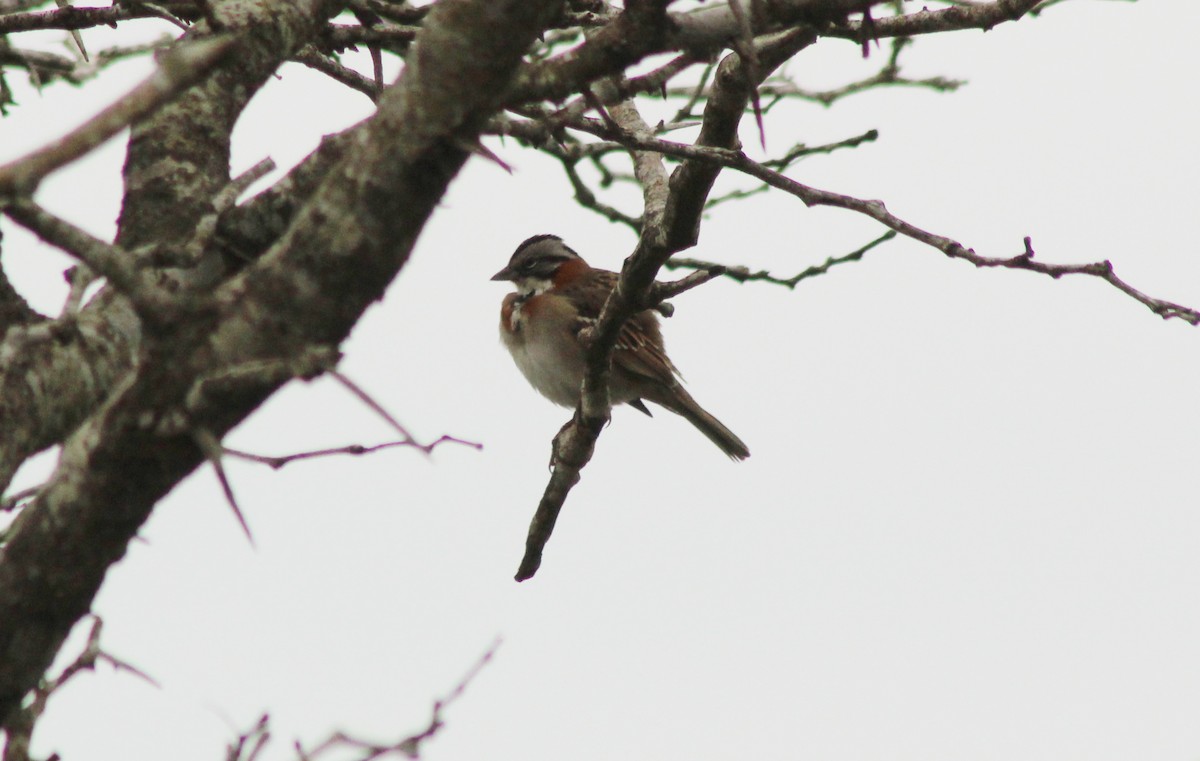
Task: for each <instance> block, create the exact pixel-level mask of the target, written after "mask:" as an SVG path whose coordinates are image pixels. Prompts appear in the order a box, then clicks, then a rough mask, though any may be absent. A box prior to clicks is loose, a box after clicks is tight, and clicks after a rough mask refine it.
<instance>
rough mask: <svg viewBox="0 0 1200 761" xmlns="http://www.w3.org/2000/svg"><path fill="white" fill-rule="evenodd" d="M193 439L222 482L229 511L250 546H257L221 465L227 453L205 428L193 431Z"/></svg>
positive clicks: (222, 489)
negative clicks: (223, 456) (231, 512)
mask: <svg viewBox="0 0 1200 761" xmlns="http://www.w3.org/2000/svg"><path fill="white" fill-rule="evenodd" d="M192 438H194V439H195V441H196V445H197V446H199V447H200V451H202V452H203V453H204V457H205V459H207V460H208V462H209V464H210V465H212V467H213V471H214V472H215V473H216V474H217V480H219V481H220V482H221V491H223V492H224V493H225V501H226V502H227V503H229V509H230V510H233V514H234V516H235V517H236V518H237V521H238V524H239V525H240V526H241V527H242V531H244V532H245V533H246V539H247V540H249V542H250V546H251V547H253V546H255V545H254V535H253V534H251V533H250V526H249V525H248V524H247V523H246V516H245V515H243V514H242V509H241V508H240V507H238V503H237V498H236V497H234V496H233V487H232V486H231V485H230V483H229V478H228V476H226V475H225V467H224V466H223V465H222V464H221V456H222V455H223V454H224V453H225V450H224V448H222V446H221V442H220V441H218V440H217V437H216V436H214V435H213V434H212V433H211V432H209V431H208V430H207V429H204V428H196V429H193V431H192Z"/></svg>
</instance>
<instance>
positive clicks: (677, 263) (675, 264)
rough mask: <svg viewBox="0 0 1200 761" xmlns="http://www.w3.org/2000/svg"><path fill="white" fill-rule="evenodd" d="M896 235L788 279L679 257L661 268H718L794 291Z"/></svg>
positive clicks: (740, 279) (728, 274)
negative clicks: (803, 283)
mask: <svg viewBox="0 0 1200 761" xmlns="http://www.w3.org/2000/svg"><path fill="white" fill-rule="evenodd" d="M896 235H897V233H896V231H895V230H888V231H887V232H886V233H884V234H883V235H881V236H879V237H878V238H876V239H875V240H873V241H871V242H870V243H868V244H867V245H865V246H863V247H862V248H858V249H855V250H854V251H851V252H850V253H848V254H843V255H842V256H831V257H829V258H828V259H826V260H825V261H824V262H822V263H821V264H816V265H813V266H812V267H809V268H807V269H805V270H803V271H802V272H799V273H797V274H795V275H792V276H791V277H788V278H781V277H776V276H775V275H772V274H771V273H769V272H767V271H766V270H758V271H757V272H756V271H753V270H751V269H750V268H749V267H729V266H725V265H721V264H714V263H713V262H705V261H700V260H699V259H687V258H680V257H672V258H670V259H668V260H667V263H666V264H664V265H663V266H664V267H665V268H666V269H669V270H674V269H698V270H707V271H710V272H711V271H713V270H714V269H715V268H720V270H721V271H720V273H719V274H721V275H724V276H726V277H728V278H730V279H732V280H736V281H738V282H739V283H748V282H751V281H762V282H766V283H774V284H775V285H783V286H787V287H788V288H791V289H794V288H795V287H796V285H797V284H799V283H800V281H802V280H808V279H809V278H813V277H817V276H818V275H824V274H825V273H827V272H829V270H830V269H831V268H832V267H835V266H837V265H839V264H846V263H847V262H857V261H860V260H861V259H862V258H863V254H865V253H867V252H868V251H870V250H871V249H873V248H875V247H876V246H878V245H880V244H882V243H885V242H887V241H889V240H891V239H892V238H895V237H896Z"/></svg>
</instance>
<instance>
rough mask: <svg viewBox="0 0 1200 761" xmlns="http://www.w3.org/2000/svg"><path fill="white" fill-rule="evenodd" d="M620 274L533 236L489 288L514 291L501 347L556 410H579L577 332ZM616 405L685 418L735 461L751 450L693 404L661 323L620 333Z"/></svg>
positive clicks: (613, 391) (644, 322) (638, 317)
mask: <svg viewBox="0 0 1200 761" xmlns="http://www.w3.org/2000/svg"><path fill="white" fill-rule="evenodd" d="M617 277H618V276H617V273H615V272H609V271H608V270H602V269H596V268H594V267H591V266H589V265H588V263H587V262H585V261H584V260H583V258H582V257H580V255H579V254H577V253H576V252H575V251H573V250H572V249H571V248H570V247H569V246H567V244H565V243H563V241H562V238H559V237H558V236H557V235H535V236H533V237H532V238H529V239H528V240H526V241H525V242H524V243H522V244H521V245H519V246H517V250H516V251H515V252H514V253H513V255H512V258H511V259H509V261H508V266H506V267H505V268H504V269H502V270H500V271H499V272H497V273H496V274H495V275H493V276H492V280H498V281H510V282H512V283H513V284H514V285H515V286H516V288H517V290H516V292H515V293H510V294H508V295H507V296H505V297H504V302H503V304H502V305H501V307H500V340H501V341H502V342H503V343H504V346H505V348H507V349H508V351H509V353H510V354H512V357H513V360H514V361H515V362H516V363H517V367H518V368H519V369H520V370H521V373H522V374H523V375H524V376H525V379H526V380H528V381H529V383H530V385H532V386H533V387H534V388H535V389H536V390H537V391H538V392H540V393H541V394H542V395H543V396H545V397H546V398H547V399H549V400H550V401H552V402H554V403H555V404H558V405H561V406H563V407H574V406H575V405H576V404H577V403H578V402H579V394H580V387H581V386H582V384H583V376H584V371H585V367H586V362H585V359H584V354H585V347H584V345H583V343H582V341H581V340H580V332H581V331H582V330H583V329H584V328H586V327H588V326H590V325H593V324H595V322H596V320H597V319H598V318H599V317H600V310H601V309H603V307H604V302H605V301H606V300H607V299H608V295H609V293H611V292H612V289H613V288H615V287H616V285H617ZM608 392H609V398H610V400H611V401H612V404H613V405H614V406H615V405H618V404H628V405H630V406H631V407H634V408H635V409H637V410H640V411H641V412H644V413H645V414H647V415H649V414H650V410H648V409H647V408H646V405H645V404H644V402H643V400H644V401H648V402H654V403H655V404H657V405H659V406H660V407H665V408H666V409H668V410H670V411H671V412H674V413H675V414H677V415H681V416H683V417H684V418H685V419H686V420H687V421H688V422H689V423H691V424H692V425H694V426H696V428H697V429H699V431H700V432H701V433H703V434H704V435H705V436H707V437H708V439H709V440H710V441H712V442H713V443H714V444H716V445H717V446H718V447H720V448H721V451H722V452H724V453H725V454H727V455H728V456H729V457H731V458H733V459H735V460H744V459H746V458H747V457H749V456H750V450H749V449H747V448H746V445H745V444H744V443H742V440H741V439H739V438H738V437H737V436H736V435H734V433H733V431H731V430H729V429H728V428H726V427H725V425H724V424H723V423H721V421H719V420H717V419H716V418H715V417H713V416H712V415H710V414H709V413H708V412H706V411H705V409H704V408H703V407H701V406H700V405H699V404H697V403H696V400H695V399H693V398H692V396H691V394H689V393H688V392H687V391H686V390H685V389H684V388H683V386H682V385H680V376H679V371H678V370H677V369H676V368H675V365H674V363H672V362H671V360H670V358H669V357H668V356H667V352H666V350H665V349H664V348H663V339H662V331H661V330H660V329H659V325H658V317H657V316H656V315H655V314H654V313H653V312H652V311H650V310H646V311H642V312H638V313H637V314H635V315H633V316H632V317H630V318H629V319H628V320H627V321H626V322H625V325H624V326H623V327H622V328H621V333H620V336H619V338H618V339H617V345H616V347H615V348H614V350H613V356H612V374H611V378H610V381H609V389H608Z"/></svg>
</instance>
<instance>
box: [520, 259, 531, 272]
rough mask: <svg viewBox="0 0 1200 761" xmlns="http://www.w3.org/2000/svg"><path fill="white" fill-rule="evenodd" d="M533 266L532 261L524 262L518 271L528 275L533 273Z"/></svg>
mask: <svg viewBox="0 0 1200 761" xmlns="http://www.w3.org/2000/svg"><path fill="white" fill-rule="evenodd" d="M533 266H534V262H533V260H530V261H527V262H525V263H524V264H522V265H521V266H520V267H519V269H520V270H521V271H522V272H524V273H526V274H529V273H531V272H533Z"/></svg>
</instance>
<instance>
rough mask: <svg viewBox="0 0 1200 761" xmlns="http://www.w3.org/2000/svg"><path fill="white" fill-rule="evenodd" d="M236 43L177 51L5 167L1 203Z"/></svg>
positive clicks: (193, 78)
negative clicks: (140, 80)
mask: <svg viewBox="0 0 1200 761" xmlns="http://www.w3.org/2000/svg"><path fill="white" fill-rule="evenodd" d="M71 10H74V9H71ZM58 12H59V13H61V12H62V11H58ZM233 43H234V40H233V39H231V38H228V37H214V38H208V39H202V40H197V41H195V42H191V43H187V44H183V45H180V46H178V47H176V48H174V49H172V50H171V52H169V53H167V54H166V55H165V56H163V58H162V60H161V62H160V63H159V67H158V70H157V71H156V72H155V73H154V75H153V76H151V77H150V78H149V79H147V80H146V81H145V82H143V83H142V84H140V85H138V86H137V87H136V88H134V90H133V91H132V92H130V93H129V94H128V95H126V96H125V97H123V98H121V99H120V100H118V101H117V102H116V103H114V104H113V105H111V106H109V107H108V108H106V109H104V110H103V111H101V112H100V113H99V114H97V115H96V116H94V117H92V118H91V119H89V120H88V121H87V122H86V123H84V124H83V125H82V126H80V127H79V128H78V129H76V130H74V131H72V132H71V133H70V134H69V135H67V136H66V137H63V138H60V139H58V140H55V141H54V142H52V143H50V144H49V145H47V146H46V147H45V148H42V149H40V150H37V151H34V152H33V153H31V154H29V155H28V156H26V157H25V158H22V159H18V160H17V161H14V162H11V163H9V164H6V165H4V166H0V202H2V201H3V200H4V198H5V197H12V196H28V195H31V194H32V193H33V191H34V189H35V188H37V185H38V183H40V182H41V181H42V178H43V177H45V176H46V175H47V174H49V173H50V172H53V171H54V170H55V169H58V168H59V167H62V166H65V165H66V164H68V163H70V162H72V161H74V160H75V159H77V158H79V157H80V156H82V155H84V154H85V153H88V152H89V151H91V150H92V149H93V148H95V147H97V146H98V145H100V144H101V143H103V142H104V141H105V140H108V139H109V138H110V137H112V136H113V135H115V134H117V133H118V132H120V131H121V130H123V129H125V128H126V127H128V126H129V125H130V124H132V123H133V122H136V121H138V120H140V119H143V118H145V117H146V116H147V115H149V114H151V113H153V112H154V111H156V110H157V109H158V108H159V107H160V106H162V105H163V104H164V103H166V102H167V101H169V100H171V99H172V98H174V97H175V96H176V95H178V94H179V93H180V92H182V91H183V90H184V89H186V88H187V87H188V86H190V85H192V84H193V83H195V82H197V81H198V80H199V79H200V78H201V77H203V76H204V75H205V74H206V73H207V72H208V70H209V69H211V68H212V67H213V66H215V65H216V64H217V63H219V62H220V61H221V59H222V58H224V56H225V54H226V53H228V52H229V50H230V48H231V47H232V46H233Z"/></svg>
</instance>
